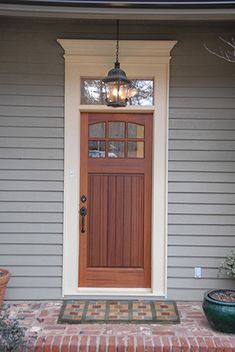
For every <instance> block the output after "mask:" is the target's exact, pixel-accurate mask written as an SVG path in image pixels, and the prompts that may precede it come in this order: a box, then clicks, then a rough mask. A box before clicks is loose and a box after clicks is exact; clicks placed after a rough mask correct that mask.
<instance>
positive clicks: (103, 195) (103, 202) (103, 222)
mask: <svg viewBox="0 0 235 352" xmlns="http://www.w3.org/2000/svg"><path fill="white" fill-rule="evenodd" d="M100 212H101V216H100V243H99V248H100V258H101V260H100V265H101V266H107V262H108V258H107V253H108V250H107V246H108V240H107V237H108V231H107V221H108V220H107V219H108V176H106V175H102V176H101V178H100Z"/></svg>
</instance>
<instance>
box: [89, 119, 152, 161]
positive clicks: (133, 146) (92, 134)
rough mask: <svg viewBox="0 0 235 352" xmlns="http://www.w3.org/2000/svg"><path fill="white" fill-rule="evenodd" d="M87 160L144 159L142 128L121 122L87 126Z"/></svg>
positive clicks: (143, 134)
mask: <svg viewBox="0 0 235 352" xmlns="http://www.w3.org/2000/svg"><path fill="white" fill-rule="evenodd" d="M88 135H89V140H88V150H89V152H88V154H89V158H113V159H119V158H128V159H131V158H134V159H137V158H144V153H145V152H144V149H145V139H144V137H145V131H144V126H143V125H140V124H137V123H129V122H123V121H108V122H99V123H94V124H90V125H89V133H88Z"/></svg>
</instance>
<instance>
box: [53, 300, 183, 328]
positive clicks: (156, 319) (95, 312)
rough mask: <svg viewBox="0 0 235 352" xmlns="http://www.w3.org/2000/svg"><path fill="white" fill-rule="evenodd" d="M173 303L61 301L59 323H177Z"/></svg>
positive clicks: (178, 320) (175, 307) (177, 319)
mask: <svg viewBox="0 0 235 352" xmlns="http://www.w3.org/2000/svg"><path fill="white" fill-rule="evenodd" d="M179 322H180V319H179V313H178V310H177V306H176V303H175V302H169V301H147V300H143V301H142V300H141V301H138V300H128V301H123V300H118V301H116V300H115V301H109V300H106V301H105V300H79V301H78V300H76V301H71V300H69V301H64V303H63V306H62V308H61V311H60V315H59V318H58V323H60V324H64V323H69V324H87V323H89V324H90V323H106V324H108V323H134V324H138V323H139V324H140V323H142V324H145V323H151V324H153V323H161V324H162V323H164V324H176V323H179Z"/></svg>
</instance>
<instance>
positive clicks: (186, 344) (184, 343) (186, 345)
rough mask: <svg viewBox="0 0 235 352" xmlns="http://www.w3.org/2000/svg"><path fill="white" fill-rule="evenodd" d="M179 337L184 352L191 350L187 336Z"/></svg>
mask: <svg viewBox="0 0 235 352" xmlns="http://www.w3.org/2000/svg"><path fill="white" fill-rule="evenodd" d="M179 339H180V344H181V350H182V352H188V351H189V350H190V345H189V342H188V340H187V339H186V337H180V338H179Z"/></svg>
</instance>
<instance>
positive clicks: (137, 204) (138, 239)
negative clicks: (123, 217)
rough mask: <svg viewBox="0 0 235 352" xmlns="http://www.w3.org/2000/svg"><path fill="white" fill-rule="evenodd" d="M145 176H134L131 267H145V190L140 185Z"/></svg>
mask: <svg viewBox="0 0 235 352" xmlns="http://www.w3.org/2000/svg"><path fill="white" fill-rule="evenodd" d="M142 178H143V176H132V194H131V200H132V202H131V203H132V218H131V221H132V225H131V227H132V244H134V245H132V247H131V266H132V267H143V252H142V249H143V226H142V223H143V211H142V209H143V208H142V206H141V204H142V200H143V189H141V187H140V185H141V183H142ZM141 211H142V213H141Z"/></svg>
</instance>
